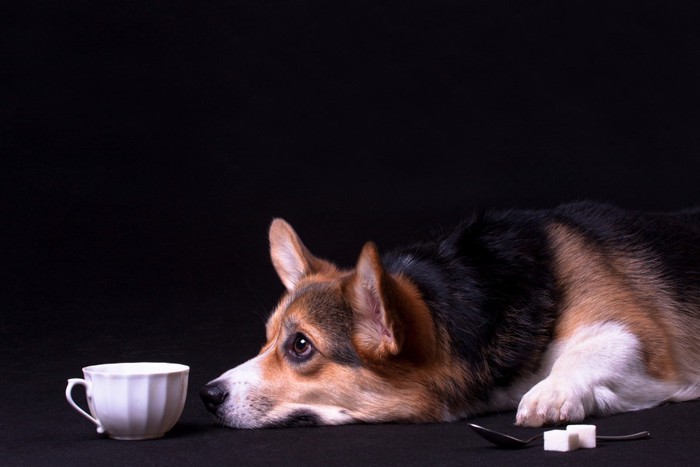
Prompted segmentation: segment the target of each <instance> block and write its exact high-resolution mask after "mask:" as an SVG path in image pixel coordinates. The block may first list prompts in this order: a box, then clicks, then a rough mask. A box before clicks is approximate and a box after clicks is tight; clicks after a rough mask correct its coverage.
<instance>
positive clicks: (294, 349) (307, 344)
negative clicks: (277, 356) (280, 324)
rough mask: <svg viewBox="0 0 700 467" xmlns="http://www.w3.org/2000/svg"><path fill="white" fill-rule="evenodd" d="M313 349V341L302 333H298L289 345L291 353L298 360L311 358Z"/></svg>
mask: <svg viewBox="0 0 700 467" xmlns="http://www.w3.org/2000/svg"><path fill="white" fill-rule="evenodd" d="M312 350H313V346H312V345H311V341H309V339H308V338H307V337H306V336H305V335H304V334H302V333H297V335H296V336H294V339H292V342H291V345H290V346H289V353H290V354H291V355H292V356H293V357H295V358H296V359H298V360H306V359H307V358H309V357H310V356H311V352H312Z"/></svg>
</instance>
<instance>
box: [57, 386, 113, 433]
mask: <svg viewBox="0 0 700 467" xmlns="http://www.w3.org/2000/svg"><path fill="white" fill-rule="evenodd" d="M74 386H85V394H87V396H88V397H90V392H91V391H90V383H88V382H87V381H85V380H84V379H82V378H71V379H69V380H68V386H66V400H67V401H68V403H69V404H70V405H71V406H73V408H74V409H75V410H77V411H78V412H80V414H81V415H83V416H84V417H85V418H87V419H88V420H90V421H91V422H92V423H94V424H95V425H97V432H98V433H99V434H103V433H104V432H105V429H104V427H103V426H102V423H100V421H99V420H97V419H96V418H95V417H93V416H92V415H90V414H89V413H87V412H86V411H84V410H83V409H81V408H80V407H79V406H78V404H76V403H75V401H74V400H73V395H72V394H71V393H72V391H73V387H74Z"/></svg>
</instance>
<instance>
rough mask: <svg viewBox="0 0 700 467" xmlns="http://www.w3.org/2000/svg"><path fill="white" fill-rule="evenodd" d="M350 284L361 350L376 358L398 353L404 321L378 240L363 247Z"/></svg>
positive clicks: (354, 336)
mask: <svg viewBox="0 0 700 467" xmlns="http://www.w3.org/2000/svg"><path fill="white" fill-rule="evenodd" d="M350 287H351V290H350V297H351V300H352V306H353V309H354V310H355V320H354V323H355V330H354V333H353V341H354V343H355V346H356V348H357V350H358V351H359V352H360V353H361V354H363V355H365V356H368V357H370V358H372V359H382V358H386V357H388V356H389V355H397V354H398V353H399V352H400V350H401V344H402V340H403V336H402V333H401V323H400V321H399V319H398V314H397V313H396V312H395V310H393V309H392V299H391V297H392V291H391V276H390V275H389V274H387V272H386V271H385V270H384V267H383V265H382V263H381V260H380V259H379V253H378V251H377V247H376V246H375V245H374V243H372V242H368V243H366V244H365V246H364V248H363V249H362V253H361V254H360V258H359V260H358V261H357V266H356V268H355V273H354V276H353V278H352V281H351V283H350Z"/></svg>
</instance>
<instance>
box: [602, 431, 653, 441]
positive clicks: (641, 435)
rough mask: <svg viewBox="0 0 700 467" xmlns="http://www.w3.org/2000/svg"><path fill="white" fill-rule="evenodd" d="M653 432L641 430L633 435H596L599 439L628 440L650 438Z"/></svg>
mask: <svg viewBox="0 0 700 467" xmlns="http://www.w3.org/2000/svg"><path fill="white" fill-rule="evenodd" d="M650 436H651V433H649V432H648V431H640V432H639V433H632V434H631V435H619V436H596V438H597V439H599V440H601V441H628V440H632V439H644V438H649V437H650Z"/></svg>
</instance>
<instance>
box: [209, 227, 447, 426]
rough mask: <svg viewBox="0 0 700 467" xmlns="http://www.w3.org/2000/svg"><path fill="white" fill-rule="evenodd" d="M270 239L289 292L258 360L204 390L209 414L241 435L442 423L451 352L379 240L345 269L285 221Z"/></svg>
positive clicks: (276, 312)
mask: <svg viewBox="0 0 700 467" xmlns="http://www.w3.org/2000/svg"><path fill="white" fill-rule="evenodd" d="M269 236H270V253H271V257H272V262H273V264H274V267H275V269H276V271H277V273H278V275H279V277H280V279H281V280H282V283H283V284H284V286H285V288H286V292H285V293H284V295H283V296H282V298H281V299H280V301H279V304H278V305H277V307H276V308H275V310H274V312H273V313H272V315H271V316H270V318H269V320H268V322H267V326H266V328H267V329H266V331H267V342H266V344H265V345H264V346H263V348H262V349H261V351H260V353H259V354H258V355H257V356H256V357H255V358H253V359H251V360H249V361H248V362H246V363H244V364H242V365H240V366H238V367H236V368H234V369H232V370H230V371H228V372H226V373H224V374H223V375H221V376H220V377H219V378H217V379H215V380H214V381H212V382H210V383H209V384H207V385H206V386H205V387H204V388H203V389H202V391H201V396H202V399H203V401H204V403H205V405H206V406H207V409H208V410H210V411H211V412H212V413H214V414H215V415H216V417H217V418H218V419H219V421H220V422H221V423H222V424H224V425H227V426H232V427H238V428H262V427H271V426H297V425H331V424H342V423H353V422H384V421H433V420H444V419H445V418H446V417H447V415H446V413H447V411H446V408H445V404H444V403H443V402H441V401H440V400H439V399H440V398H439V397H438V396H437V393H439V391H438V390H437V389H436V384H438V383H436V381H435V377H436V372H437V373H439V372H440V370H436V368H438V367H439V368H444V367H445V366H448V367H449V365H445V360H444V356H445V355H446V350H445V346H444V345H441V344H439V343H438V341H439V339H438V333H439V332H438V330H437V329H436V328H435V325H434V323H433V320H432V319H431V315H430V312H429V310H428V309H427V307H426V305H425V303H424V302H423V300H422V299H421V297H420V294H419V293H418V291H417V289H416V287H415V286H414V285H413V284H412V283H411V282H410V281H409V280H408V279H407V278H405V277H402V276H401V275H394V274H389V273H388V272H387V271H386V270H385V269H384V267H383V265H382V263H381V260H380V258H379V255H378V252H377V248H376V247H375V245H374V244H372V243H367V244H366V245H365V246H364V248H363V249H362V252H361V254H360V256H359V259H358V261H357V265H356V267H355V268H354V269H351V270H341V269H339V268H337V267H336V266H335V265H334V264H332V263H330V262H328V261H326V260H323V259H320V258H317V257H315V256H314V255H312V254H311V253H310V252H309V250H308V249H307V248H306V247H305V246H304V244H303V243H302V242H301V240H300V238H299V237H298V236H297V234H296V233H295V232H294V230H293V229H292V227H291V226H290V225H289V224H287V223H286V222H285V221H283V220H281V219H276V220H274V221H273V222H272V225H271V226H270V231H269Z"/></svg>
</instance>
